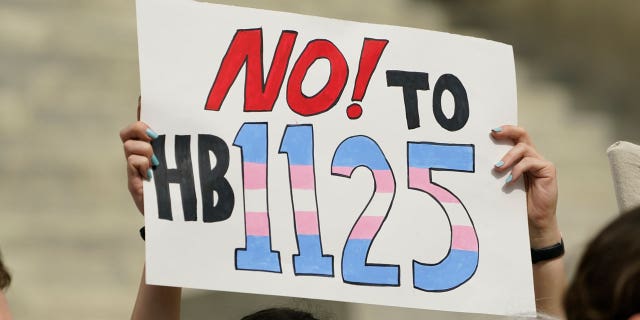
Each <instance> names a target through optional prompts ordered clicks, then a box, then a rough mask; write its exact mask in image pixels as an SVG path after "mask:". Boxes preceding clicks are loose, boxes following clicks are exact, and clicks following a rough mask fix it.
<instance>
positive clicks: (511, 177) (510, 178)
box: [505, 174, 513, 184]
mask: <svg viewBox="0 0 640 320" xmlns="http://www.w3.org/2000/svg"><path fill="white" fill-rule="evenodd" d="M511 180H513V175H511V174H510V175H509V176H508V177H507V180H506V181H505V184H507V183H509V182H511Z"/></svg>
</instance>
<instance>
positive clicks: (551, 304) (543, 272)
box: [530, 219, 567, 318]
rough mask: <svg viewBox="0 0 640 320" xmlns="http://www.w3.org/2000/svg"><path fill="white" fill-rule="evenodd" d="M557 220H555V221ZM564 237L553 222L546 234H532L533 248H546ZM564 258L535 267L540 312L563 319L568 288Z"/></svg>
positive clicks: (537, 232) (537, 305)
mask: <svg viewBox="0 0 640 320" xmlns="http://www.w3.org/2000/svg"><path fill="white" fill-rule="evenodd" d="M554 220H555V219H554ZM561 238H562V236H561V235H560V231H559V230H558V227H557V223H556V222H555V221H553V223H552V225H551V227H550V228H548V229H547V230H545V231H544V232H539V231H534V232H532V233H531V234H530V240H531V248H536V249H539V248H546V247H549V246H552V245H554V244H557V243H558V242H560V240H561ZM566 282H567V279H566V275H565V270H564V257H558V258H555V259H551V260H546V261H540V262H538V263H535V264H534V265H533V284H534V288H535V296H536V308H537V310H538V312H541V313H545V314H548V315H551V316H554V317H559V318H563V317H564V310H563V307H562V297H563V295H564V290H565V287H566Z"/></svg>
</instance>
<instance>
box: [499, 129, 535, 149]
mask: <svg viewBox="0 0 640 320" xmlns="http://www.w3.org/2000/svg"><path fill="white" fill-rule="evenodd" d="M491 136H492V137H493V138H494V139H496V140H511V141H513V143H526V144H529V145H532V146H533V141H531V138H530V137H529V133H527V130H525V129H524V128H522V127H518V126H512V125H504V126H500V127H497V128H494V129H492V130H491Z"/></svg>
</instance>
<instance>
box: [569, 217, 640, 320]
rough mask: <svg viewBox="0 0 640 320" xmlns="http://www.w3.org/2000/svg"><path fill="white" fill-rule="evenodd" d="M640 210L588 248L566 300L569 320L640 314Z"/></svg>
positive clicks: (613, 224) (614, 224)
mask: <svg viewBox="0 0 640 320" xmlns="http://www.w3.org/2000/svg"><path fill="white" fill-rule="evenodd" d="M638 231H640V207H638V208H636V209H635V210H632V211H630V212H629V213H625V214H622V215H620V216H619V217H618V218H617V219H615V220H614V221H613V222H611V223H610V224H609V225H608V226H607V227H606V228H604V229H603V230H602V231H601V232H600V233H599V234H598V235H597V236H596V237H595V238H594V239H593V240H591V242H590V243H589V245H588V246H587V249H586V251H585V253H584V255H583V256H582V260H581V261H580V264H579V265H578V270H577V271H576V274H575V276H574V279H573V282H572V283H571V284H570V285H569V288H568V290H567V293H566V295H565V298H564V305H565V311H566V314H567V319H568V320H574V319H580V320H595V319H628V318H630V317H631V316H632V315H634V314H636V313H640V237H638Z"/></svg>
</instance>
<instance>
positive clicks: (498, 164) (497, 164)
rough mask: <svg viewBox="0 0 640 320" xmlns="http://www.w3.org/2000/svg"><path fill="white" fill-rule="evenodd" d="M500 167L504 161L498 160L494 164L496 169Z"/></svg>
mask: <svg viewBox="0 0 640 320" xmlns="http://www.w3.org/2000/svg"><path fill="white" fill-rule="evenodd" d="M502 166H504V161H502V160H500V161H498V162H497V163H496V168H500V167H502Z"/></svg>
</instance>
